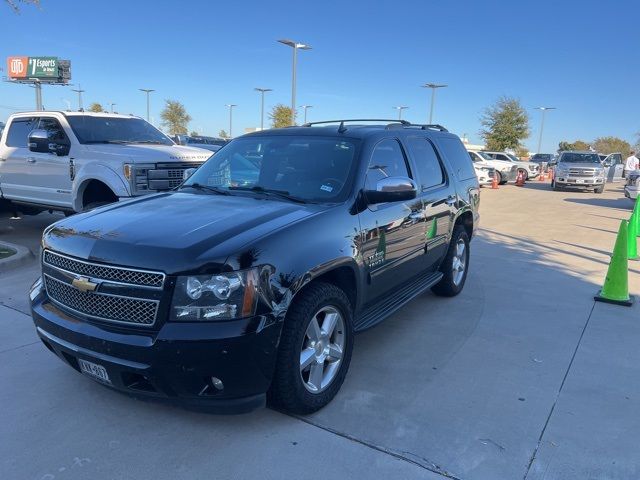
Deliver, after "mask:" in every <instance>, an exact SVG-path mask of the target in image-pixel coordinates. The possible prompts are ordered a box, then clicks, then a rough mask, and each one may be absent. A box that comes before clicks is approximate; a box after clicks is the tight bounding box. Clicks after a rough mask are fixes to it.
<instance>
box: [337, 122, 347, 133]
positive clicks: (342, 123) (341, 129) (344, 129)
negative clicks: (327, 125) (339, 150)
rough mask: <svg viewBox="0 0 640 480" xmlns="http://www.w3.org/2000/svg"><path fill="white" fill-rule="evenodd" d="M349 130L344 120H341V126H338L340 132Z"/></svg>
mask: <svg viewBox="0 0 640 480" xmlns="http://www.w3.org/2000/svg"><path fill="white" fill-rule="evenodd" d="M346 131H347V127H345V126H344V120H343V121H342V122H340V126H339V127H338V133H344V132H346Z"/></svg>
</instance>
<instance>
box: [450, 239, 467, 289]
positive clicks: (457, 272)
mask: <svg viewBox="0 0 640 480" xmlns="http://www.w3.org/2000/svg"><path fill="white" fill-rule="evenodd" d="M455 248H456V249H455V252H454V254H453V261H452V262H451V264H452V265H451V269H452V271H453V275H452V276H453V283H454V285H456V286H458V285H460V283H461V282H462V279H463V278H464V272H465V269H466V268H467V245H466V243H465V242H464V240H463V239H462V238H460V239H459V240H458V243H456V247H455Z"/></svg>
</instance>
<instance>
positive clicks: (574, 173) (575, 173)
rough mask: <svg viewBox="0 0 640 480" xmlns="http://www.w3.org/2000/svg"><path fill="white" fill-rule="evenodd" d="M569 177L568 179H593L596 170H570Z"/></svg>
mask: <svg viewBox="0 0 640 480" xmlns="http://www.w3.org/2000/svg"><path fill="white" fill-rule="evenodd" d="M569 176H570V177H595V176H596V170H595V168H570V169H569Z"/></svg>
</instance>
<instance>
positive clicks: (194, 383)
mask: <svg viewBox="0 0 640 480" xmlns="http://www.w3.org/2000/svg"><path fill="white" fill-rule="evenodd" d="M30 297H31V313H32V317H33V321H34V323H35V326H36V331H37V333H38V336H39V337H40V339H41V340H42V342H43V343H44V344H45V346H46V347H47V348H48V349H49V350H51V351H52V352H53V353H55V354H56V355H57V356H58V357H59V358H60V359H62V360H63V361H64V362H65V363H67V364H68V365H70V366H71V367H73V368H74V369H75V370H77V371H78V372H80V366H79V363H78V359H82V360H86V361H89V362H92V363H95V364H98V365H100V366H102V367H104V368H105V369H106V371H107V373H108V376H109V380H110V382H109V383H107V386H109V387H111V388H115V389H117V390H120V391H123V392H126V393H129V394H132V395H135V396H146V397H154V398H158V399H164V400H169V401H172V402H175V403H177V404H181V405H185V406H191V407H206V408H207V409H208V410H209V411H213V412H219V413H242V412H247V411H251V410H253V409H255V408H258V407H260V406H263V405H264V404H265V398H266V395H265V394H266V391H267V390H268V388H269V386H270V384H271V378H272V376H273V371H274V368H275V359H276V353H277V344H278V339H279V337H280V330H281V324H280V323H277V322H275V321H273V318H269V317H267V316H262V317H255V318H250V319H242V320H235V321H228V322H210V323H178V322H176V323H169V322H168V323H165V324H164V325H163V326H162V327H161V328H160V329H159V330H157V331H155V332H150V331H140V330H132V329H122V328H114V327H111V326H109V327H106V326H101V325H97V324H93V323H88V322H84V321H82V320H79V319H77V318H75V317H72V316H70V315H68V314H67V313H65V312H64V311H62V310H61V309H59V308H58V307H57V306H56V305H54V304H53V303H51V302H50V301H49V299H48V297H47V295H46V293H45V292H44V290H43V289H36V290H34V291H32V292H31V295H30ZM256 326H257V328H256ZM248 332H251V333H248ZM212 377H215V379H219V380H220V381H221V382H222V383H221V384H220V383H218V382H215V379H212ZM101 383H105V382H101ZM216 385H217V386H216ZM221 386H222V388H220V387H221Z"/></svg>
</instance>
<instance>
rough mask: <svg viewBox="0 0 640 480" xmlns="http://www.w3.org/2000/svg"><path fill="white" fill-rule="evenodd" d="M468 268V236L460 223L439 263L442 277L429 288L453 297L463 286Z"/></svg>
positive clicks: (438, 293) (440, 294)
mask: <svg viewBox="0 0 640 480" xmlns="http://www.w3.org/2000/svg"><path fill="white" fill-rule="evenodd" d="M468 270H469V236H468V235H467V232H466V231H465V229H464V227H462V225H456V227H455V228H454V229H453V235H452V236H451V243H449V250H447V255H446V256H445V257H444V260H443V261H442V264H441V265H440V271H441V272H442V274H443V277H442V279H441V280H440V281H439V282H438V283H437V284H436V285H434V286H433V287H432V288H431V290H432V291H433V293H435V294H436V295H439V296H441V297H455V296H456V295H458V294H459V293H460V292H461V291H462V289H463V288H464V284H465V282H466V281H467V272H468Z"/></svg>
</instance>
